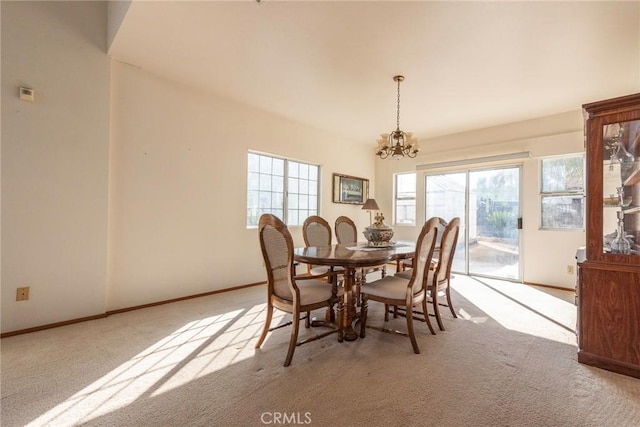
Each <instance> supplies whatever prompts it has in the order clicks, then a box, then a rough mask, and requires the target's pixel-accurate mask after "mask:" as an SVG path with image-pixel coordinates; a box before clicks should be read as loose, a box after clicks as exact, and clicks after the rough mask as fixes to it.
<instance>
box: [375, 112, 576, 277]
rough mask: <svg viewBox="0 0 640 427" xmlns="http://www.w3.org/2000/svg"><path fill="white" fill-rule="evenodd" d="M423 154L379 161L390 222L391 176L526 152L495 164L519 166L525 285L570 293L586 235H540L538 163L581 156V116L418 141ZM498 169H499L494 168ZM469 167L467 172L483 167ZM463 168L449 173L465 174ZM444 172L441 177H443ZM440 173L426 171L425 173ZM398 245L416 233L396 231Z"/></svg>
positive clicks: (420, 214) (420, 209) (420, 205)
mask: <svg viewBox="0 0 640 427" xmlns="http://www.w3.org/2000/svg"><path fill="white" fill-rule="evenodd" d="M421 146H422V151H421V154H420V155H419V156H418V157H416V158H415V159H402V160H399V161H395V160H390V159H387V160H377V163H376V181H377V182H378V187H377V193H378V198H379V200H378V202H379V204H380V207H381V209H382V210H384V211H385V212H389V215H387V217H388V218H389V219H390V220H391V212H392V203H393V174H394V173H398V172H411V171H415V168H416V165H420V164H426V163H437V162H445V161H451V160H461V159H473V158H479V157H486V156H492V155H497V154H505V153H514V152H520V151H530V152H531V153H532V158H531V159H526V160H524V161H522V160H512V161H507V162H504V161H503V162H500V163H499V164H521V165H522V175H523V176H522V179H523V183H522V190H523V193H522V200H523V203H522V217H523V224H524V225H523V231H522V239H523V243H524V247H523V251H522V257H521V260H522V263H523V280H524V281H525V282H530V283H539V284H545V285H552V286H560V287H565V288H571V289H573V287H574V286H575V275H574V274H567V272H566V266H567V265H575V258H574V256H575V251H576V248H577V247H579V246H583V245H584V242H585V233H584V231H548V230H540V229H539V225H540V219H539V218H540V214H539V206H538V205H539V196H538V191H539V185H538V183H539V182H540V172H539V166H538V163H539V158H540V157H544V156H552V155H559V154H568V153H579V152H584V140H583V133H582V115H581V112H580V111H579V110H576V111H573V112H568V113H564V114H558V115H555V116H549V117H544V118H540V119H535V120H528V121H526V122H520V123H512V124H509V125H505V126H498V127H494V128H487V129H480V130H477V131H472V132H465V133H460V134H455V135H448V136H443V137H439V138H434V139H430V140H426V141H421ZM493 164H494V165H497V164H498V163H493ZM489 165H490V164H484V165H472V166H466V167H483V166H489ZM464 168H465V166H462V167H461V166H458V167H453V168H449V169H448V171H451V170H463V169H464ZM446 170H447V169H443V170H442V171H446ZM434 172H438V170H430V171H429V173H434ZM425 174H426V172H425V171H418V186H417V193H418V194H417V201H416V203H417V218H418V221H419V222H420V221H424V220H425V213H424V176H425ZM395 232H396V237H397V238H398V239H411V238H415V235H417V233H418V232H419V229H418V227H406V226H405V227H401V226H396V227H395Z"/></svg>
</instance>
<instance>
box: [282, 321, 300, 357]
mask: <svg viewBox="0 0 640 427" xmlns="http://www.w3.org/2000/svg"><path fill="white" fill-rule="evenodd" d="M299 329H300V312H298V310H294V311H293V325H292V327H291V339H290V340H289V351H288V352H287V358H286V359H285V360H284V366H285V368H286V367H287V366H289V365H291V359H293V352H294V351H295V350H296V344H297V343H298V330H299Z"/></svg>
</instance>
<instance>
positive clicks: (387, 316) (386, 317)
mask: <svg viewBox="0 0 640 427" xmlns="http://www.w3.org/2000/svg"><path fill="white" fill-rule="evenodd" d="M390 307H391V306H390V305H389V304H385V305H384V321H385V322H388V321H389V308H390Z"/></svg>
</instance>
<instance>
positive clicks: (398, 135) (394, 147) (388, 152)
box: [376, 75, 420, 159]
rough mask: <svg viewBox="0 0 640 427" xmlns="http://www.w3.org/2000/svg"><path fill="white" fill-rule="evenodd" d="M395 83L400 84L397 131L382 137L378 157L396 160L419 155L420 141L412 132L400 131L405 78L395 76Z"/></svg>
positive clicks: (377, 152)
mask: <svg viewBox="0 0 640 427" xmlns="http://www.w3.org/2000/svg"><path fill="white" fill-rule="evenodd" d="M393 81H394V82H397V83H398V110H397V111H398V112H397V116H396V130H394V131H393V132H391V133H383V134H381V135H380V139H379V140H378V141H377V142H378V148H377V150H376V155H377V156H379V157H380V158H381V159H386V158H387V157H389V156H391V157H393V158H394V159H401V158H402V157H405V156H406V157H411V158H413V157H415V156H417V155H418V151H420V148H419V147H418V139H417V138H413V136H412V134H411V132H403V131H401V130H400V82H402V81H404V76H400V75H398V76H394V77H393Z"/></svg>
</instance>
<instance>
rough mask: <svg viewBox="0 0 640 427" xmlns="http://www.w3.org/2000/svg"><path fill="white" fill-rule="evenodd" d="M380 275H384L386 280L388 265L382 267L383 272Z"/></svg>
mask: <svg viewBox="0 0 640 427" xmlns="http://www.w3.org/2000/svg"><path fill="white" fill-rule="evenodd" d="M380 274H381V275H382V278H383V279H384V276H386V275H387V266H386V265H383V266H382V271H381V272H380Z"/></svg>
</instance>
